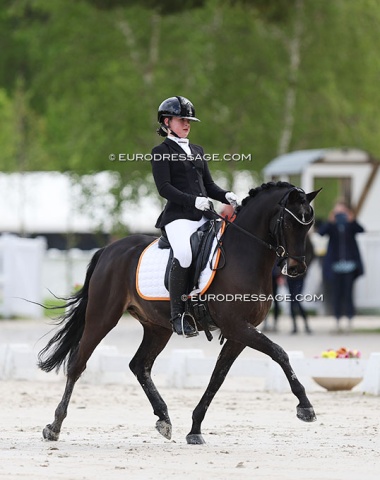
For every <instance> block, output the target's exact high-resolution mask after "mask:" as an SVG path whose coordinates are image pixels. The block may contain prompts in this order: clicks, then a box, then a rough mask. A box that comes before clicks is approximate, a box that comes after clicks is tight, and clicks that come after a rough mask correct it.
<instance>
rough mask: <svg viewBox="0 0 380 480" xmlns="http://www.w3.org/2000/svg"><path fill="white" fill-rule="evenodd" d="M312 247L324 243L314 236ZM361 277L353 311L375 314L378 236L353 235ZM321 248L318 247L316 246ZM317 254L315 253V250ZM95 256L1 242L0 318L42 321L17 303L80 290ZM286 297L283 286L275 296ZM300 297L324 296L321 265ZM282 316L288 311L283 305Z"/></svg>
mask: <svg viewBox="0 0 380 480" xmlns="http://www.w3.org/2000/svg"><path fill="white" fill-rule="evenodd" d="M312 239H313V243H315V244H316V243H317V242H320V241H321V239H322V240H326V239H324V238H322V237H319V236H318V235H317V234H313V237H312ZM358 242H359V247H360V251H361V254H362V257H363V263H364V268H365V274H364V275H363V276H361V277H360V278H359V279H358V281H357V283H356V285H355V302H356V306H357V307H358V308H359V309H361V308H364V309H377V310H379V309H380V295H378V286H377V277H378V271H379V269H380V233H374V232H371V233H364V234H360V235H358ZM319 247H320V246H319ZM318 249H319V248H318ZM318 249H317V250H318ZM94 253H95V250H92V251H82V250H79V249H71V250H67V251H60V250H56V249H49V250H46V243H45V240H44V239H43V238H36V239H27V238H20V237H17V236H15V235H9V234H3V235H1V236H0V316H3V317H13V316H20V317H34V318H37V317H39V316H41V315H42V313H43V312H42V310H41V308H40V307H38V306H37V305H35V304H33V303H28V302H26V301H25V300H21V298H24V299H28V300H31V301H33V302H38V303H42V302H43V301H44V300H45V299H47V298H52V297H53V295H52V294H51V293H50V292H52V293H53V294H54V295H56V296H58V297H64V296H68V295H70V294H71V293H72V292H73V291H74V289H75V288H76V287H77V286H79V285H82V283H83V281H84V278H85V274H86V269H87V266H88V264H89V262H90V260H91V258H92V256H93V255H94ZM286 292H287V290H286V286H283V287H282V290H280V293H282V294H285V293H286ZM304 293H305V294H306V293H307V294H309V295H310V296H315V297H316V298H318V297H319V296H320V295H321V294H323V282H322V272H321V261H320V259H317V260H316V261H315V262H313V263H312V264H311V267H310V269H309V272H308V275H307V276H306V281H305V286H304ZM304 306H305V308H306V309H308V310H314V311H316V312H317V314H325V313H326V302H325V301H320V300H317V301H315V302H314V301H313V302H304ZM283 307H284V312H287V311H288V309H289V302H285V305H283Z"/></svg>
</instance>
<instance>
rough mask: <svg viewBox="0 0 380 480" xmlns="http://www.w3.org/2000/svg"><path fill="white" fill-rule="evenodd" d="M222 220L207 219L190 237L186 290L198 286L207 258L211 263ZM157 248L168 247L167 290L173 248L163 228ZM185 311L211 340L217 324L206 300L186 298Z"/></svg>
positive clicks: (190, 290)
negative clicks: (189, 262) (190, 258)
mask: <svg viewBox="0 0 380 480" xmlns="http://www.w3.org/2000/svg"><path fill="white" fill-rule="evenodd" d="M222 225H223V222H221V221H217V220H208V221H207V222H206V223H204V224H203V225H202V226H201V227H199V228H198V229H197V231H196V232H194V233H193V234H192V235H191V237H190V245H191V251H192V258H193V260H192V263H191V266H190V272H189V286H188V291H189V292H192V291H194V290H197V289H198V288H199V277H200V274H201V272H202V271H203V270H204V269H205V267H206V265H207V262H208V260H210V265H212V262H213V257H214V255H215V253H216V250H217V248H220V244H219V242H220V241H219V242H218V243H217V247H216V249H215V251H214V252H212V251H211V249H212V246H213V242H214V240H215V238H216V237H217V235H218V233H219V231H220V229H221V228H222ZM158 248H160V249H166V248H170V253H169V259H168V263H167V266H166V270H165V279H164V282H165V287H166V288H167V289H168V290H169V274H170V266H171V264H172V260H173V250H172V249H171V247H170V243H169V240H168V237H167V235H166V232H165V230H162V235H161V237H160V238H159V240H158ZM185 308H186V312H187V313H189V314H190V315H192V316H193V317H194V319H195V320H196V321H197V322H199V323H200V324H201V325H202V327H203V329H204V331H205V334H206V337H207V339H208V340H212V335H211V333H210V331H211V330H215V329H217V328H218V327H217V325H216V324H215V323H214V321H213V320H212V318H211V315H210V312H209V310H208V306H207V302H206V301H201V300H198V301H194V297H193V296H192V298H191V299H188V300H187V302H186V306H185Z"/></svg>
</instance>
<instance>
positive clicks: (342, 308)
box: [318, 201, 364, 330]
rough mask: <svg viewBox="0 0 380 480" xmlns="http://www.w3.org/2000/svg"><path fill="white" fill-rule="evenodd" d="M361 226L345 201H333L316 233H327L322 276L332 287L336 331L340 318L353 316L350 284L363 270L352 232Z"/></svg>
mask: <svg viewBox="0 0 380 480" xmlns="http://www.w3.org/2000/svg"><path fill="white" fill-rule="evenodd" d="M362 232H364V228H363V227H362V226H361V225H360V224H359V223H358V222H357V221H356V219H355V217H354V214H353V212H352V210H351V209H350V208H349V207H348V205H347V204H346V203H345V202H342V201H340V202H337V203H336V205H335V207H334V208H333V210H332V212H331V213H330V215H329V220H328V222H326V223H324V224H322V225H321V227H320V228H319V230H318V233H319V234H320V235H328V236H329V243H328V247H327V252H326V255H325V257H324V259H323V264H322V271H323V278H324V280H325V281H326V282H328V283H329V284H330V285H331V287H332V297H333V310H334V315H335V318H336V321H337V328H338V330H339V327H340V325H339V321H340V318H341V317H342V316H343V315H345V316H347V317H348V319H349V322H350V324H351V320H352V318H353V316H354V315H355V306H354V299H353V286H354V282H355V280H356V279H357V278H358V277H359V276H360V275H362V274H363V273H364V268H363V263H362V259H361V255H360V252H359V247H358V244H357V242H356V238H355V237H356V234H357V233H362Z"/></svg>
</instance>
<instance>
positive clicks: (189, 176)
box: [152, 96, 237, 337]
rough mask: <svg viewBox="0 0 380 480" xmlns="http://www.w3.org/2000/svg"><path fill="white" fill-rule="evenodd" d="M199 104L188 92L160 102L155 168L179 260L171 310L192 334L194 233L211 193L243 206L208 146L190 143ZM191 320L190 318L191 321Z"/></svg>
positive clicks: (162, 219) (161, 224) (179, 328)
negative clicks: (222, 183) (217, 176)
mask: <svg viewBox="0 0 380 480" xmlns="http://www.w3.org/2000/svg"><path fill="white" fill-rule="evenodd" d="M199 121H200V120H198V118H196V117H195V110H194V106H193V104H192V103H191V102H190V101H189V100H188V99H187V98H185V97H180V96H178V97H170V98H167V99H166V100H164V101H163V102H162V103H161V105H160V106H159V107H158V123H159V124H160V127H159V128H158V130H157V133H158V134H159V135H161V136H162V137H167V138H166V139H165V140H164V141H163V142H162V143H161V144H160V145H158V146H156V147H154V148H153V150H152V171H153V177H154V180H155V183H156V186H157V189H158V193H159V194H160V195H161V196H162V197H164V198H165V199H166V200H167V203H166V205H165V208H164V210H163V211H162V213H161V214H160V216H159V217H158V219H157V223H156V227H157V228H161V229H165V231H166V235H167V237H168V240H169V243H170V245H171V248H172V249H173V262H172V265H171V267H170V275H169V295H170V309H171V318H170V322H171V324H172V328H173V331H174V332H176V333H177V334H179V335H185V336H186V337H191V336H195V335H197V334H198V332H197V330H196V328H195V326H193V324H192V321H191V318H192V317H190V316H189V315H187V314H186V313H184V312H185V302H184V300H183V296H184V295H186V294H188V293H189V292H188V273H189V267H190V265H191V261H192V254H191V246H190V236H191V235H192V233H194V232H195V231H196V230H197V229H198V228H199V227H200V226H201V225H203V224H204V223H205V222H206V221H207V218H206V217H205V216H204V214H203V213H202V212H204V211H205V210H208V209H209V207H210V205H211V202H210V200H209V198H208V197H210V198H213V199H215V200H219V201H220V202H222V203H225V204H231V205H235V206H236V205H237V196H236V195H235V194H234V193H233V192H228V191H226V190H223V189H222V188H220V187H219V186H218V185H216V184H215V183H214V181H213V179H212V177H211V174H210V171H209V168H208V165H207V162H206V161H205V159H204V158H203V156H204V151H203V148H202V147H201V146H199V145H193V144H191V143H189V140H188V139H187V137H188V135H189V133H190V127H191V122H199ZM189 319H190V322H189Z"/></svg>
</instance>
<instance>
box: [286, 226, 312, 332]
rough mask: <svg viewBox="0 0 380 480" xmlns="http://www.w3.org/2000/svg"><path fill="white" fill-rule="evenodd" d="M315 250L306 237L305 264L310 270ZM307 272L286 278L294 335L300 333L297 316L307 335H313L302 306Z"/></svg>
mask: <svg viewBox="0 0 380 480" xmlns="http://www.w3.org/2000/svg"><path fill="white" fill-rule="evenodd" d="M314 256H315V255H314V248H313V244H312V243H311V240H310V238H309V235H307V237H306V246H305V262H306V265H307V267H308V268H309V266H310V264H311V262H312V260H313V258H314ZM306 273H307V271H306V272H305V273H304V274H303V275H301V276H299V277H286V280H287V284H288V289H289V293H290V302H291V303H290V314H291V317H292V321H293V330H292V332H291V333H292V334H295V333H298V327H297V315H300V316H301V317H302V318H303V321H304V327H305V332H306V333H309V334H310V333H312V332H311V329H310V327H309V323H308V315H307V312H306V310H305V308H304V307H303V304H302V298H301V296H302V291H303V285H304V282H305V277H306Z"/></svg>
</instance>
